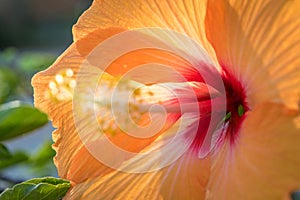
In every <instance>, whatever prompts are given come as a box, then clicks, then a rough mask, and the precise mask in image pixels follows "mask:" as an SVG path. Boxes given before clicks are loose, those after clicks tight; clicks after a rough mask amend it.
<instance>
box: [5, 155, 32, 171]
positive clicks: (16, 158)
mask: <svg viewBox="0 0 300 200" xmlns="http://www.w3.org/2000/svg"><path fill="white" fill-rule="evenodd" d="M26 160H28V156H27V154H25V153H24V152H16V153H14V154H12V155H11V157H10V158H7V159H1V160H0V169H4V168H7V167H11V166H13V165H16V164H19V163H21V162H24V161H26Z"/></svg>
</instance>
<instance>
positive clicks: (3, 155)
mask: <svg viewBox="0 0 300 200" xmlns="http://www.w3.org/2000/svg"><path fill="white" fill-rule="evenodd" d="M7 158H11V154H10V153H9V151H8V149H7V148H6V146H4V145H3V144H1V143H0V161H1V160H3V159H7Z"/></svg>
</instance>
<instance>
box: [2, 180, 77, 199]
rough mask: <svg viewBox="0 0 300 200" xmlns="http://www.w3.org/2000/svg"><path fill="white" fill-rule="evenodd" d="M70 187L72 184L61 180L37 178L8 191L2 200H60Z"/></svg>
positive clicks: (3, 194)
mask: <svg viewBox="0 0 300 200" xmlns="http://www.w3.org/2000/svg"><path fill="white" fill-rule="evenodd" d="M70 186H71V185H70V182H68V181H66V180H63V179H59V178H53V177H46V178H36V179H31V180H28V181H25V182H23V183H20V184H17V185H15V186H14V187H12V188H9V189H6V190H5V191H4V192H3V193H2V194H1V195H0V200H11V199H13V200H37V199H39V200H60V199H62V198H63V197H64V196H65V194H66V192H67V191H68V189H69V188H70Z"/></svg>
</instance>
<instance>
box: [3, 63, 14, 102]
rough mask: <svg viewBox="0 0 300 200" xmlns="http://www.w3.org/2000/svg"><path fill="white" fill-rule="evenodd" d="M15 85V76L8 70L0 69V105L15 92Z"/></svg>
mask: <svg viewBox="0 0 300 200" xmlns="http://www.w3.org/2000/svg"><path fill="white" fill-rule="evenodd" d="M17 85H18V79H17V75H16V74H15V73H14V72H13V71H12V70H10V69H9V68H0V103H3V102H5V101H6V100H7V99H8V97H9V96H10V95H12V94H13V93H14V92H15V90H16V88H17Z"/></svg>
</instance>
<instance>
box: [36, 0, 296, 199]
mask: <svg viewBox="0 0 300 200" xmlns="http://www.w3.org/2000/svg"><path fill="white" fill-rule="evenodd" d="M298 9H300V2H299V1H286V0H277V1H274V0H264V1H262V0H256V1H238V0H232V1H231V0H203V1H202V0H200V1H197V0H186V1H183V0H178V1H169V0H163V1H150V0H131V1H125V0H124V1H122V0H110V1H108V0H107V1H106V0H95V1H94V2H93V4H92V6H91V7H90V8H89V9H88V10H87V11H86V12H85V13H84V14H83V15H82V16H81V17H80V19H79V20H78V22H77V24H76V25H75V26H74V28H73V35H74V42H73V44H72V45H71V46H70V47H69V48H68V49H67V50H66V51H65V52H64V53H63V54H62V55H61V56H60V57H59V58H58V59H57V61H56V62H55V63H54V64H53V65H52V66H51V67H50V68H48V69H47V70H45V71H43V72H40V73H38V74H37V75H35V77H34V78H33V81H32V83H33V86H34V89H35V93H34V97H35V104H36V106H37V107H38V108H40V109H41V110H43V111H45V112H46V113H48V114H49V117H50V119H51V120H52V121H53V126H55V127H57V130H56V131H55V132H54V133H53V139H54V141H55V144H54V145H53V147H54V149H55V150H56V152H57V155H56V157H55V159H54V161H55V164H56V166H57V169H58V173H59V176H60V177H62V178H65V179H68V180H70V181H71V182H72V188H71V189H70V191H69V192H68V194H67V196H66V197H65V199H230V200H231V199H251V200H253V199H286V198H288V197H289V195H290V193H291V192H293V191H294V190H297V189H299V188H300V170H299V166H300V157H299V153H300V118H299V102H300V59H299V58H300V55H299V52H300V40H299V35H300V28H299V27H300V13H299V12H298V11H297V10H298Z"/></svg>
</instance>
